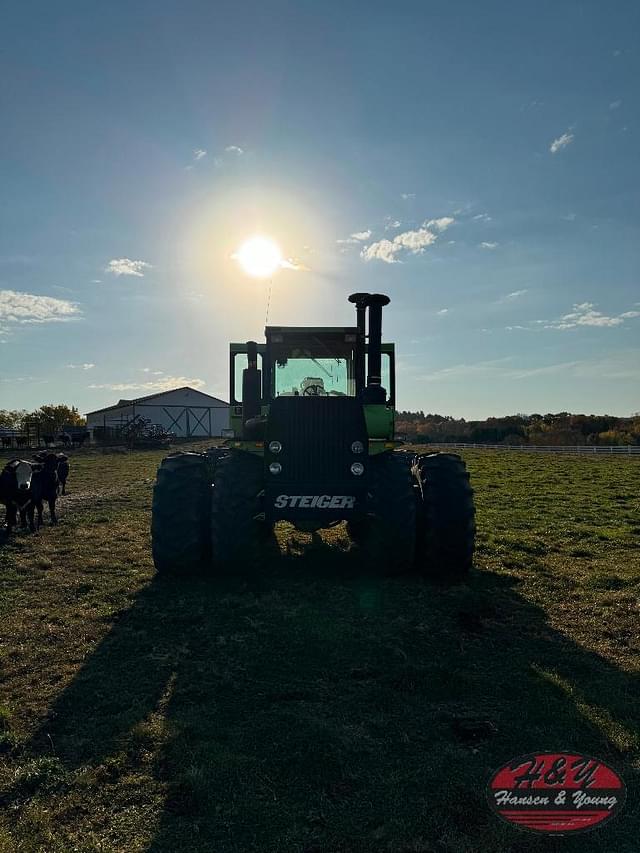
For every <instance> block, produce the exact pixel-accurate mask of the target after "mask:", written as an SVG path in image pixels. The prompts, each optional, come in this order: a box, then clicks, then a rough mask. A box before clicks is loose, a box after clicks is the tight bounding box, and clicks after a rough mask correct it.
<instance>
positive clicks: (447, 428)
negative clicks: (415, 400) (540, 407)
mask: <svg viewBox="0 0 640 853" xmlns="http://www.w3.org/2000/svg"><path fill="white" fill-rule="evenodd" d="M396 433H397V434H398V435H400V436H403V437H406V439H407V440H408V441H413V442H418V443H425V444H428V443H429V442H433V443H437V442H450V441H451V442H460V443H468V444H510V445H518V444H533V445H550V444H560V445H565V446H568V445H577V444H580V445H585V444H589V445H593V444H600V445H627V444H632V445H640V412H637V413H636V414H635V415H632V416H631V417H629V418H619V417H615V416H614V415H574V414H571V413H570V412H557V413H548V414H546V415H541V414H533V415H523V414H517V415H507V416H506V417H501V418H487V419H486V420H478V421H467V420H465V419H464V418H453V417H451V416H450V415H438V414H426V415H425V413H424V412H422V411H420V412H397V413H396Z"/></svg>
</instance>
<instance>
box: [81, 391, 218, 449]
mask: <svg viewBox="0 0 640 853" xmlns="http://www.w3.org/2000/svg"><path fill="white" fill-rule="evenodd" d="M138 416H141V417H143V418H148V419H149V420H150V421H151V423H152V424H159V425H160V426H163V427H165V428H166V429H167V430H168V431H169V432H173V433H175V435H177V436H179V437H180V438H201V437H202V438H204V437H212V436H220V435H222V430H223V429H226V428H227V427H228V426H229V404H228V403H225V402H224V400H219V399H218V398H217V397H212V396H211V394H205V393H204V391H197V390H196V389H195V388H189V387H188V386H185V387H184V388H174V389H173V390H171V391H157V392H156V393H155V394H149V395H148V396H146V397H137V398H136V399H135V400H118V402H117V403H115V404H114V405H113V406H106V407H105V408H104V409H96V410H95V411H94V412H87V414H86V418H87V429H88V430H89V431H90V432H92V433H93V431H94V430H95V429H96V427H97V428H103V429H105V430H107V429H116V428H118V427H120V426H124V424H126V423H128V422H129V421H131V420H132V419H133V418H135V417H138Z"/></svg>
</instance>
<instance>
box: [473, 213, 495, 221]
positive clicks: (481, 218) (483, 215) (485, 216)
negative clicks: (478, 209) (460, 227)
mask: <svg viewBox="0 0 640 853" xmlns="http://www.w3.org/2000/svg"><path fill="white" fill-rule="evenodd" d="M471 218H472V219H473V220H474V221H475V222H491V221H492V220H491V217H490V216H489V214H488V213H476V215H475V216H472V217H471Z"/></svg>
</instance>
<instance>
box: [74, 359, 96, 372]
mask: <svg viewBox="0 0 640 853" xmlns="http://www.w3.org/2000/svg"><path fill="white" fill-rule="evenodd" d="M67 367H68V368H70V369H71V370H93V368H94V367H95V364H93V363H92V362H90V361H85V362H83V363H82V364H68V365H67Z"/></svg>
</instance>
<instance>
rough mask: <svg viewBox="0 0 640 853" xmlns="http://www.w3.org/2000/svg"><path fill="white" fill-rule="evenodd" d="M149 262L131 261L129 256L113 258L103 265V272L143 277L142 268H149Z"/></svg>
mask: <svg viewBox="0 0 640 853" xmlns="http://www.w3.org/2000/svg"><path fill="white" fill-rule="evenodd" d="M151 268H152V267H151V264H148V263H147V262H146V261H132V260H130V259H129V258H114V260H112V261H109V263H108V264H107V266H106V267H105V270H104V271H105V272H110V273H112V274H113V275H118V276H120V275H134V276H137V277H138V278H143V277H144V270H147V269H151Z"/></svg>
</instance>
